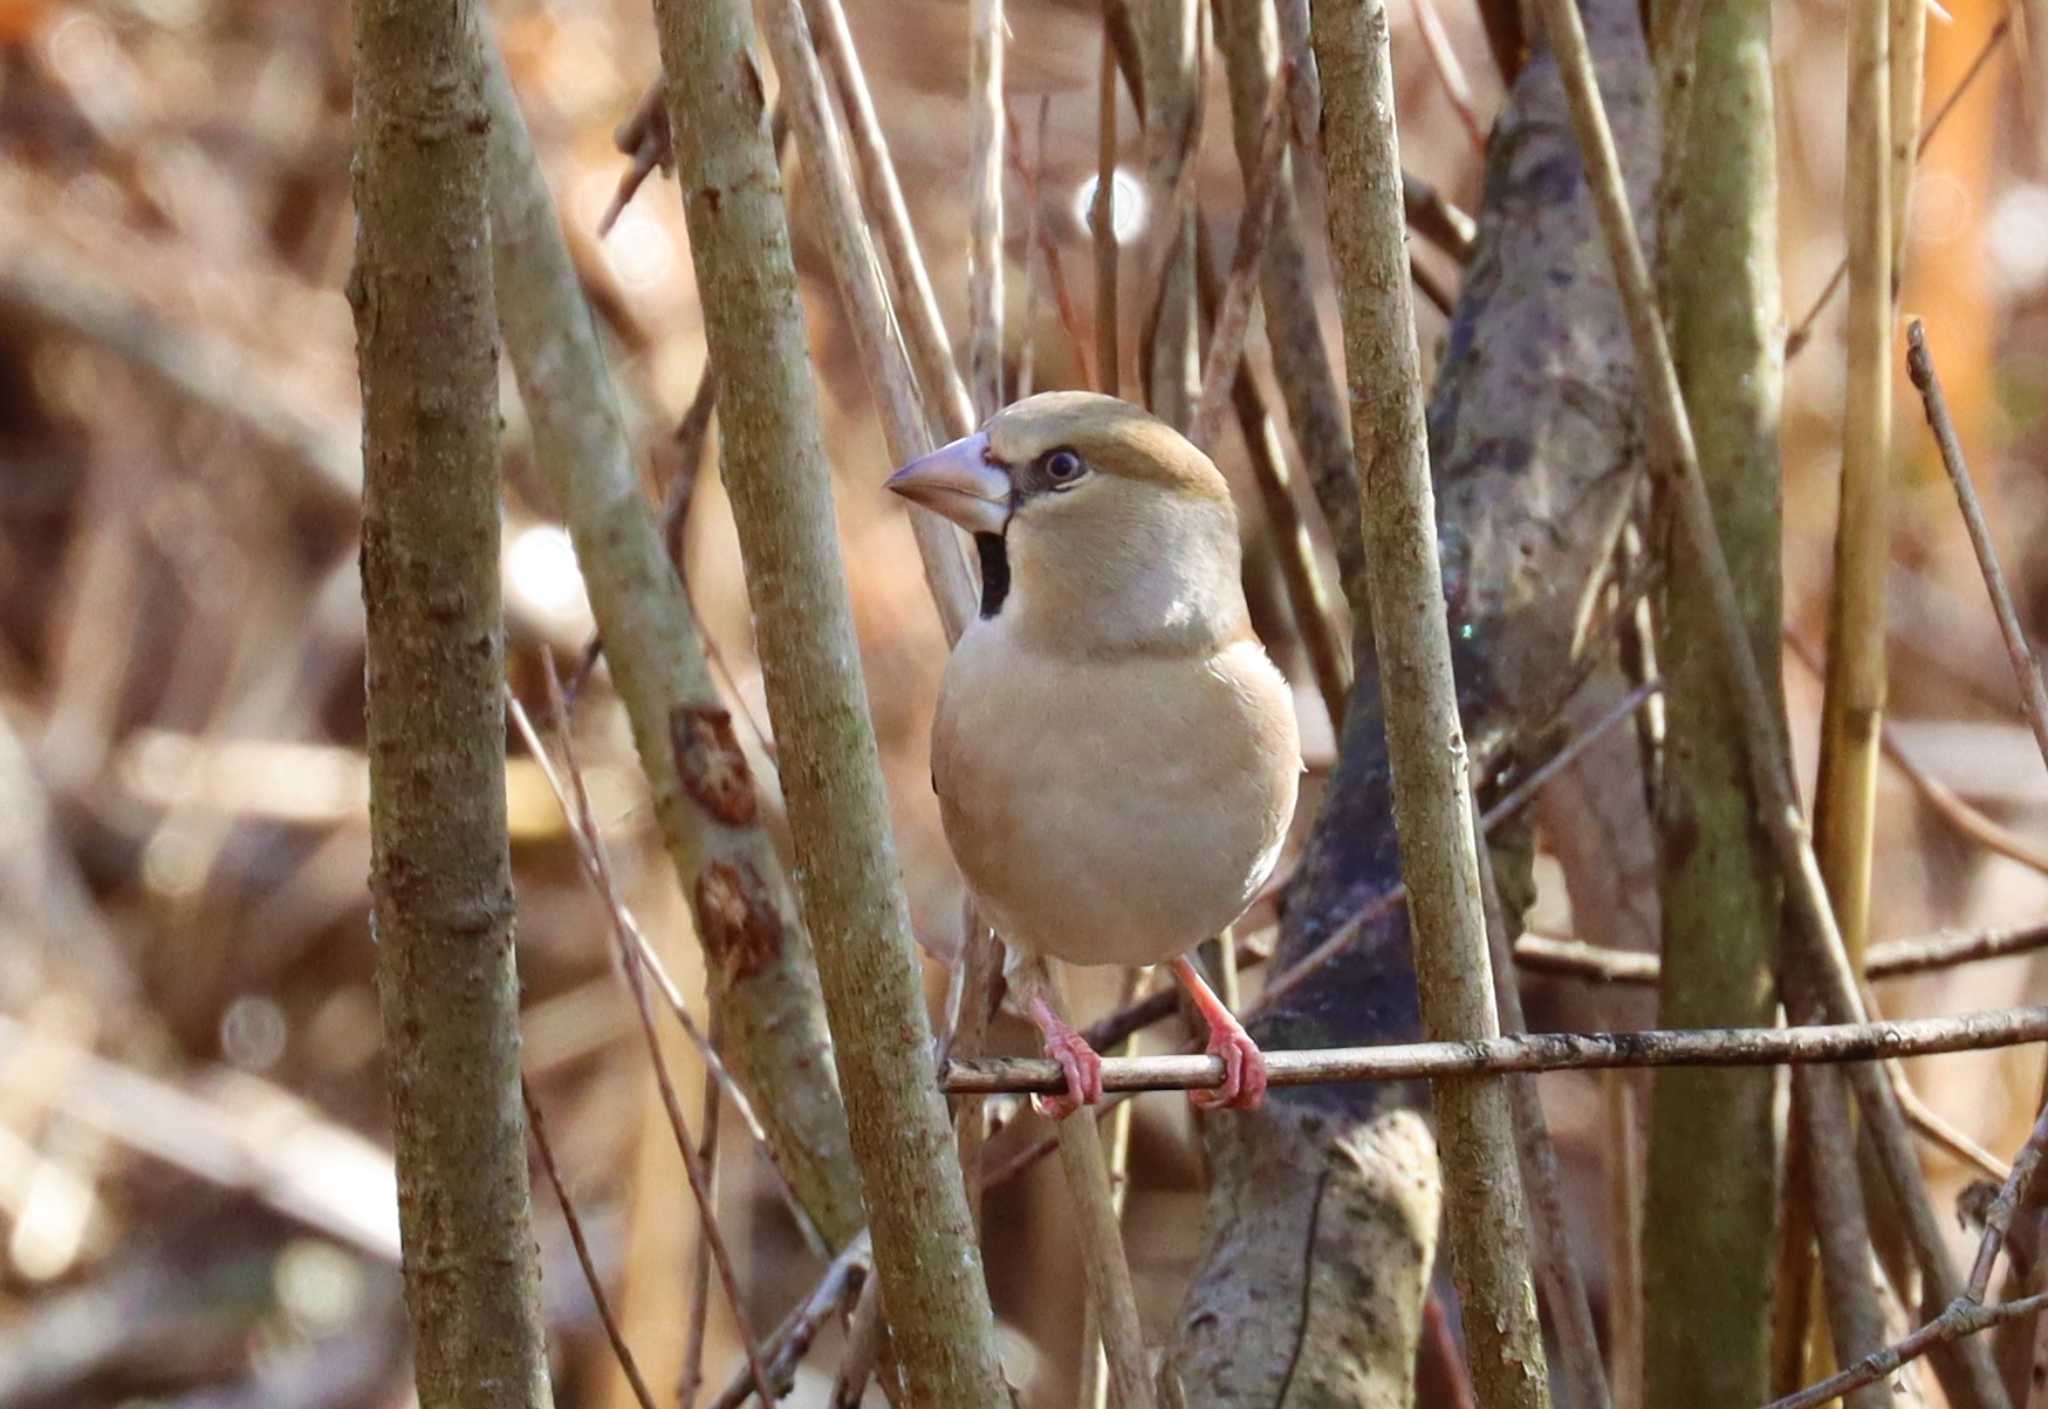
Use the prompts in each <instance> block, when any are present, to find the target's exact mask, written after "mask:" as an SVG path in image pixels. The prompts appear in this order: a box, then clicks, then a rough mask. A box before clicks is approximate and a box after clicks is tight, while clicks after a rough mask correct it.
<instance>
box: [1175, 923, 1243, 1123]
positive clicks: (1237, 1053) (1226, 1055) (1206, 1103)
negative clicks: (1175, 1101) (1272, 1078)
mask: <svg viewBox="0 0 2048 1409" xmlns="http://www.w3.org/2000/svg"><path fill="white" fill-rule="evenodd" d="M1173 976H1174V977H1175V978H1177V979H1179V980H1180V983H1181V987H1183V988H1185V989H1186V990H1187V991H1188V997H1190V998H1192V999H1193V1000H1194V1003H1195V1007H1196V1008H1197V1009H1198V1010H1200V1012H1201V1014H1202V1018H1203V1020H1204V1021H1205V1022H1207V1023H1208V1024H1209V1051H1210V1052H1211V1053H1212V1054H1213V1055H1215V1056H1218V1057H1221V1058H1223V1084H1222V1085H1221V1086H1217V1087H1213V1088H1211V1089H1208V1090H1200V1091H1189V1092H1188V1100H1189V1101H1190V1102H1192V1103H1193V1105H1194V1107H1195V1109H1196V1110H1198V1111H1213V1110H1233V1111H1249V1110H1256V1109H1258V1106H1259V1103H1260V1102H1261V1101H1263V1100H1265V1099H1266V1057H1265V1054H1264V1053H1263V1052H1261V1051H1259V1044H1258V1043H1256V1042H1254V1041H1252V1035H1251V1034H1250V1033H1248V1032H1246V1031H1245V1030H1244V1024H1243V1023H1241V1022H1239V1021H1238V1020H1237V1016H1236V1015H1235V1014H1234V1013H1232V1012H1231V1011H1230V1009H1229V1008H1227V1007H1225V1006H1224V1005H1223V1000H1222V999H1220V998H1218V997H1217V996H1216V992H1215V990H1214V989H1212V988H1210V987H1209V985H1208V983H1207V982H1205V981H1204V980H1203V978H1202V975H1201V973H1200V971H1199V970H1197V969H1196V968H1195V966H1194V965H1193V964H1191V963H1189V962H1188V960H1187V957H1186V956H1185V955H1183V956H1182V957H1180V958H1178V959H1175V960H1174V961H1173Z"/></svg>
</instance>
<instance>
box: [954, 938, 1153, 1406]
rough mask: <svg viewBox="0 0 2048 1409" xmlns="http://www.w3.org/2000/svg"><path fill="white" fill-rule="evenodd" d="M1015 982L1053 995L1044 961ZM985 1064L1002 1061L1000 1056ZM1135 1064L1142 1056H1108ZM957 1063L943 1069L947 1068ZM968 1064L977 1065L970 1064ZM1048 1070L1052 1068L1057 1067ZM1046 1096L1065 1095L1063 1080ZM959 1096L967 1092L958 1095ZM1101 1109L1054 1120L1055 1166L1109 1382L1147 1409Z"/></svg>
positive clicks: (1140, 1337)
mask: <svg viewBox="0 0 2048 1409" xmlns="http://www.w3.org/2000/svg"><path fill="white" fill-rule="evenodd" d="M1016 977H1017V980H1018V981H1019V982H1021V983H1023V984H1025V985H1027V986H1028V991H1032V992H1036V993H1038V994H1041V995H1045V996H1046V997H1048V998H1050V997H1051V996H1052V995H1054V994H1056V993H1057V989H1056V988H1055V987H1054V985H1053V980H1052V975H1051V972H1050V968H1049V961H1047V960H1045V959H1043V958H1039V957H1036V956H1033V957H1031V958H1028V959H1027V960H1026V961H1025V962H1024V964H1023V966H1022V967H1021V968H1020V969H1019V970H1018V973H1017V976H1016ZM986 1060H987V1061H994V1062H1000V1061H1002V1060H1003V1059H1002V1058H989V1059H986ZM1111 1060H1122V1061H1136V1060H1145V1059H1143V1058H1130V1057H1125V1058H1120V1059H1119V1058H1112V1059H1111ZM959 1065H960V1063H957V1062H952V1063H948V1064H947V1066H948V1069H952V1068H954V1067H957V1066H959ZM974 1065H981V1063H975V1064H974ZM1053 1065H1055V1066H1057V1065H1058V1064H1057V1063H1054V1064H1053ZM1045 1089H1046V1091H1047V1092H1049V1093H1052V1092H1059V1091H1064V1090H1065V1089H1066V1078H1065V1077H1064V1076H1062V1077H1061V1078H1060V1079H1059V1080H1058V1081H1056V1082H1055V1083H1054V1084H1053V1085H1051V1086H1049V1087H1047V1088H1045ZM958 1094H965V1093H958ZM1100 1109H1101V1107H1100V1106H1097V1107H1095V1108H1094V1109H1092V1110H1091V1109H1083V1110H1082V1111H1079V1112H1076V1113H1075V1114H1073V1115H1070V1116H1069V1117H1067V1118H1066V1119H1064V1120H1061V1121H1059V1122H1058V1130H1057V1139H1058V1141H1059V1149H1060V1168H1061V1170H1062V1172H1063V1173H1064V1174H1065V1176H1066V1183H1067V1190H1068V1193H1069V1194H1070V1195H1071V1196H1072V1198H1073V1200H1074V1213H1075V1217H1076V1225H1077V1226H1076V1228H1075V1233H1076V1235H1077V1238H1078V1240H1079V1242H1080V1244H1081V1269H1082V1274H1083V1276H1084V1277H1085V1279H1086V1281H1087V1287H1088V1300H1089V1302H1090V1304H1091V1305H1092V1307H1093V1309H1094V1313H1095V1324H1096V1326H1097V1328H1098V1330H1099V1331H1100V1333H1101V1337H1102V1349H1103V1352H1104V1354H1105V1355H1106V1356H1107V1357H1108V1359H1109V1379H1110V1384H1111V1385H1112V1386H1113V1387H1114V1389H1115V1398H1116V1401H1117V1404H1118V1405H1119V1406H1120V1409H1152V1406H1153V1404H1154V1403H1155V1395H1154V1393H1153V1385H1152V1376H1151V1369H1150V1362H1149V1360H1148V1358H1147V1356H1146V1354H1145V1338H1144V1332H1143V1330H1142V1329H1141V1327H1140V1325H1139V1322H1138V1301H1137V1296H1136V1294H1135V1293H1134V1292H1133V1291H1132V1289H1131V1269H1130V1263H1129V1261H1128V1259H1127V1258H1126V1256H1125V1254H1124V1242H1123V1228H1122V1227H1121V1226H1120V1224H1119V1223H1118V1221H1117V1209H1116V1203H1115V1199H1114V1197H1113V1196H1112V1194H1111V1191H1110V1185H1109V1169H1108V1164H1107V1161H1106V1160H1105V1159H1104V1158H1103V1151H1102V1136H1101V1132H1100V1131H1099V1130H1098V1129H1097V1128H1096V1123H1095V1120H1094V1119H1092V1117H1093V1116H1094V1115H1095V1113H1096V1112H1097V1111H1099V1110H1100Z"/></svg>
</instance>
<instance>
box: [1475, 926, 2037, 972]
mask: <svg viewBox="0 0 2048 1409" xmlns="http://www.w3.org/2000/svg"><path fill="white" fill-rule="evenodd" d="M2044 948H2048V924H2037V925H2019V926H2016V927H2014V928H2011V929H1994V930H1970V931H1965V932H1960V933H1954V934H1934V935H1925V936H1920V937H1916V938H1913V939H1894V940H1889V941H1887V942H1886V943H1883V944H1873V945H1871V946H1870V954H1869V959H1868V963H1867V967H1866V972H1867V973H1868V975H1869V977H1871V978H1873V979H1884V978H1898V977H1900V976H1902V975H1905V974H1919V973H1926V972H1927V971H1928V970H1930V969H1947V968H1953V967H1955V966H1956V965H1958V964H1973V963H1976V962H1978V961H1980V960H1983V959H2003V958H2007V957H2009V956H2011V955H2014V954H2031V953H2033V952H2034V951H2035V950H2037V949H2044ZM1515 963H1516V965H1517V966H1518V967H1520V968H1524V969H1530V970H1533V971H1535V972H1537V973H1545V974H1557V975H1559V976H1561V977H1565V978H1581V979H1586V980H1589V981H1591V982H1594V983H1630V984H1653V983H1655V982H1656V981H1657V970H1658V964H1657V956H1656V955H1654V954H1639V953H1635V952H1633V951H1630V950H1624V949H1608V948H1604V947H1602V946H1600V945H1597V944H1587V943H1585V942H1584V941H1583V940H1577V939H1546V938H1544V937H1542V936H1540V935H1523V936H1522V937H1521V938H1520V939H1518V940H1516V941H1515Z"/></svg>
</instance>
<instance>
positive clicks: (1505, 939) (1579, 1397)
mask: <svg viewBox="0 0 2048 1409" xmlns="http://www.w3.org/2000/svg"><path fill="white" fill-rule="evenodd" d="M1474 810H1475V811H1477V808H1476V807H1475V808H1474ZM1478 846H1479V891H1480V897H1481V899H1482V900H1483V902H1484V904H1485V907H1486V937H1487V944H1488V947H1489V953H1490V954H1491V956H1492V959H1493V991H1494V997H1495V1000H1496V1001H1497V1002H1498V1003H1499V1004H1500V1028H1501V1034H1502V1036H1505V1037H1518V1036H1521V1035H1522V1034H1524V1033H1526V1032H1527V1031H1528V1022H1527V1020H1526V1019H1525V1018H1524V1017H1523V1015H1522V990H1521V981H1520V978H1519V976H1518V975H1517V974H1516V972H1515V965H1514V958H1513V942H1512V941H1511V940H1510V938H1509V935H1508V920H1507V912H1506V911H1505V910H1504V909H1503V908H1502V906H1501V900H1500V887H1499V885H1498V883H1497V881H1496V878H1495V876H1494V871H1493V858H1492V855H1491V853H1490V852H1489V851H1488V849H1487V846H1486V838H1485V836H1484V834H1483V833H1482V834H1481V835H1480V837H1479V838H1478ZM1508 1102H1509V1105H1510V1107H1511V1108H1512V1110H1513V1112H1514V1119H1515V1147H1516V1153H1517V1155H1518V1156H1519V1157H1520V1160H1521V1167H1522V1182H1523V1184H1524V1185H1525V1186H1526V1187H1527V1188H1528V1190H1529V1212H1530V1215H1531V1219H1530V1224H1531V1228H1532V1231H1533V1233H1534V1237H1535V1243H1536V1253H1537V1256H1536V1279H1537V1282H1538V1284H1539V1285H1540V1286H1541V1287H1542V1288H1543V1294H1544V1299H1545V1300H1546V1301H1548V1302H1549V1303H1550V1317H1551V1322H1552V1325H1553V1326H1554V1328H1555V1329H1556V1332H1557V1347H1558V1355H1559V1359H1560V1361H1561V1362H1562V1365H1563V1369H1564V1378H1565V1383H1566V1385H1567V1386H1568V1387H1569V1389H1570V1394H1569V1396H1568V1398H1567V1400H1566V1402H1567V1403H1569V1404H1571V1405H1572V1406H1574V1409H1607V1406H1608V1405H1609V1404H1610V1403H1611V1402H1612V1401H1611V1398H1610V1396H1609V1394H1608V1389H1607V1375H1606V1372H1605V1370H1604V1368H1603V1366H1602V1363H1601V1359H1600V1342H1599V1338H1598V1336H1597V1335H1596V1334H1595V1332H1594V1330H1593V1308H1592V1304H1591V1303H1590V1302H1589V1301H1588V1300H1587V1299H1586V1283H1585V1279H1584V1278H1582V1277H1581V1276H1580V1275H1579V1266H1578V1262H1577V1261H1576V1260H1575V1259H1574V1258H1573V1256H1572V1242H1571V1233H1570V1229H1569V1225H1568V1221H1567V1217H1566V1213H1565V1206H1564V1192H1563V1187H1562V1184H1563V1181H1562V1178H1561V1176H1560V1175H1559V1173H1558V1168H1557V1148H1556V1146H1555V1145H1553V1144H1552V1143H1551V1140H1550V1127H1549V1124H1548V1122H1546V1121H1545V1120H1544V1117H1543V1101H1542V1097H1541V1096H1540V1095H1539V1094H1538V1092H1537V1089H1536V1079H1535V1078H1534V1077H1532V1076H1516V1077H1510V1078H1509V1079H1508Z"/></svg>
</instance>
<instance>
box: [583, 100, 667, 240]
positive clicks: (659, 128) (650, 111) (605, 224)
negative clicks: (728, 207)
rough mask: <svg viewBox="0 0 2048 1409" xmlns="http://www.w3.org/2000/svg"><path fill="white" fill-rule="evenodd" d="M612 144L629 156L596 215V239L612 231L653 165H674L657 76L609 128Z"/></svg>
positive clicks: (651, 172)
mask: <svg viewBox="0 0 2048 1409" xmlns="http://www.w3.org/2000/svg"><path fill="white" fill-rule="evenodd" d="M612 145H613V146H615V147H617V148H618V149H619V151H620V152H621V153H623V154H624V155H626V156H628V157H630V158H632V160H631V162H630V163H629V164H628V165H627V167H626V169H625V171H624V172H622V173H620V175H619V184H618V188H617V189H616V190H614V191H613V192H612V199H611V203H610V204H609V205H607V206H606V207H605V208H604V214H603V215H602V216H600V217H599V218H598V222H597V234H598V238H599V239H603V238H604V237H605V236H606V235H609V234H610V233H611V232H612V226H614V225H616V224H618V223H619V217H620V216H621V215H624V214H625V213H626V207H627V206H628V205H630V204H631V203H632V200H633V197H634V196H635V195H637V194H639V191H640V187H641V186H642V185H643V184H644V183H645V182H646V180H647V178H648V177H650V176H652V175H653V174H654V170H655V168H656V167H660V168H662V169H663V170H674V168H675V160H676V158H675V149H674V146H673V144H672V143H670V141H669V136H668V109H667V108H665V107H663V106H662V102H661V83H660V82H659V81H658V80H657V81H656V82H653V83H650V84H648V85H647V91H646V92H645V93H643V94H641V95H640V101H639V102H638V103H636V104H634V106H633V111H632V112H631V113H630V114H628V115H627V117H626V120H625V121H623V122H621V123H620V124H619V125H618V126H617V127H616V128H615V129H613V131H612Z"/></svg>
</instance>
